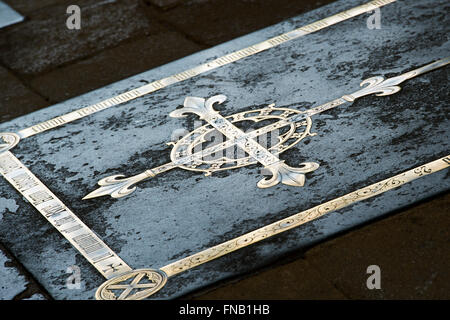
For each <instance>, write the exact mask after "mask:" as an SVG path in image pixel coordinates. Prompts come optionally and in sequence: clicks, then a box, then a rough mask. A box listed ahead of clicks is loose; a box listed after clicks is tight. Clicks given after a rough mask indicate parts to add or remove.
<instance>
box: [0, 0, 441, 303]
mask: <svg viewBox="0 0 450 320" xmlns="http://www.w3.org/2000/svg"><path fill="white" fill-rule="evenodd" d="M361 3H363V1H356V0H353V1H345V2H344V1H340V2H337V3H333V4H331V5H328V6H326V7H323V8H320V9H318V10H315V11H313V12H309V13H307V14H304V15H302V16H299V17H296V18H293V19H290V20H287V21H285V22H283V23H280V24H278V25H276V26H273V27H270V28H267V29H263V30H261V31H259V32H256V33H254V34H250V35H248V36H245V37H242V38H239V39H236V40H233V41H231V42H228V43H225V44H223V45H220V46H217V47H215V48H212V49H209V50H205V51H203V52H200V53H198V54H194V55H192V56H189V57H186V58H184V59H182V60H179V61H176V62H173V63H170V64H168V65H165V66H162V67H158V68H156V69H153V70H150V71H148V72H145V73H142V74H139V75H137V76H133V77H131V78H129V79H126V80H123V81H120V82H118V83H114V84H112V85H109V86H107V87H105V88H102V89H100V90H96V91H93V92H90V93H88V94H85V95H83V96H80V97H77V98H74V99H71V100H68V101H66V102H64V103H61V104H58V105H55V106H53V107H50V108H47V109H44V110H42V111H39V112H35V113H33V114H30V115H27V116H24V117H21V118H19V119H16V120H14V121H12V122H8V123H4V124H2V125H0V129H1V130H2V131H16V130H18V129H22V128H24V127H26V126H28V125H30V124H34V123H37V122H39V121H43V120H47V119H49V118H50V117H53V116H57V115H60V114H61V113H63V112H66V111H70V110H74V109H78V108H80V107H83V106H87V105H90V104H92V103H95V102H98V101H101V100H102V99H105V98H109V97H111V96H113V95H116V94H119V93H122V92H124V91H125V90H129V89H132V88H135V87H137V86H139V85H140V84H142V81H153V80H157V79H161V78H163V77H165V76H169V75H172V74H175V73H177V72H180V71H184V70H186V69H188V68H190V67H194V66H196V65H198V64H200V63H203V62H205V61H209V60H212V59H214V58H217V57H218V56H221V55H223V54H224V53H229V52H231V51H234V50H237V49H241V48H244V47H246V46H248V45H250V44H254V43H257V42H259V41H261V40H265V39H267V38H269V37H271V36H275V35H278V34H280V33H283V32H286V31H289V30H292V29H294V28H295V27H299V26H302V25H305V24H307V23H310V22H313V21H316V20H317V19H319V18H324V17H326V16H329V15H331V14H334V13H337V12H339V11H342V10H344V9H348V8H351V7H353V6H355V5H357V4H361ZM447 7H448V4H447V2H446V1H438V0H436V1H424V0H422V1H414V2H411V1H399V2H396V3H394V4H390V5H389V6H387V7H385V8H383V9H382V28H381V29H380V30H370V29H368V28H367V26H366V19H367V17H368V15H362V16H359V17H356V18H353V19H351V20H348V21H345V22H342V23H339V24H338V25H335V26H333V27H329V28H327V29H324V30H322V31H320V32H317V33H315V34H311V35H308V36H306V37H303V38H300V39H298V40H295V41H291V42H289V43H285V44H283V45H281V46H279V47H277V48H276V49H274V50H268V51H266V52H263V53H260V54H258V55H255V56H252V57H249V58H246V59H243V60H240V61H238V62H236V63H233V64H230V65H227V66H225V67H222V68H219V69H216V70H213V71H210V72H208V73H205V74H203V75H201V76H197V77H194V78H192V79H190V80H187V81H184V82H181V83H178V84H175V85H172V86H169V87H167V88H165V89H162V90H160V91H157V92H155V93H153V94H150V95H147V96H145V97H141V98H139V99H137V100H134V101H131V102H128V103H126V104H124V105H121V106H118V107H115V108H111V109H108V110H104V111H102V112H100V113H97V114H94V115H92V116H90V117H88V118H85V119H82V120H79V121H76V122H74V123H72V124H69V125H66V126H64V127H61V128H58V129H57V130H52V131H48V132H46V133H42V134H40V135H37V136H35V137H33V138H29V139H27V140H24V141H22V142H21V143H20V144H19V145H18V146H17V147H16V148H15V149H14V153H15V154H16V155H18V156H19V157H20V159H21V160H22V161H23V162H24V163H25V164H26V165H27V166H29V167H30V168H32V170H33V172H34V173H35V174H36V175H37V176H38V177H39V178H40V179H41V180H42V181H43V182H44V183H46V184H47V185H48V186H50V188H51V189H52V190H53V191H54V192H55V193H56V194H57V195H58V196H60V198H61V199H62V200H63V201H65V202H66V203H67V204H68V205H69V206H70V207H71V208H72V209H73V210H74V211H75V212H76V213H77V215H78V216H79V217H80V218H81V219H82V220H83V221H84V222H85V223H86V224H87V225H88V226H90V227H91V228H92V229H93V230H94V231H95V232H97V233H98V234H99V235H100V236H101V238H102V239H104V241H105V242H106V243H107V244H108V245H110V246H111V248H112V249H114V250H115V251H116V252H117V253H118V254H119V255H120V256H121V257H122V258H123V259H124V260H125V261H126V262H127V263H129V264H130V265H131V266H132V267H133V268H144V267H153V268H156V267H161V266H163V265H165V264H167V263H169V262H173V261H175V260H177V259H179V258H181V257H184V256H186V255H188V254H191V253H195V252H197V251H199V250H200V249H204V248H207V247H209V246H211V245H214V244H218V243H221V242H222V241H224V240H228V239H231V238H232V237H234V236H237V235H240V234H242V233H244V232H247V231H251V230H253V229H255V228H257V227H260V226H263V225H266V224H267V223H270V222H273V221H275V220H278V219H280V218H283V217H286V216H289V215H291V214H293V213H296V212H298V211H299V210H302V209H307V208H310V207H312V206H314V205H317V204H319V203H322V202H324V201H326V200H330V199H333V198H336V197H337V196H340V195H343V194H345V193H348V192H350V191H353V190H355V189H357V188H360V187H363V186H366V185H368V184H370V183H374V182H376V181H379V180H382V179H385V178H388V177H390V176H392V175H393V174H396V173H399V172H402V171H405V170H407V169H410V168H413V167H415V166H418V165H420V164H423V163H426V162H428V161H431V160H434V159H436V158H439V157H442V156H444V155H446V154H447V152H448V142H449V141H450V139H449V130H448V128H449V118H448V112H446V107H447V105H448V101H447V98H448V97H447V94H448V72H447V70H446V69H441V70H438V71H435V72H433V73H430V74H427V75H423V76H421V77H420V78H417V79H414V80H411V81H410V82H409V83H407V84H405V85H404V86H403V87H404V89H403V91H402V92H401V93H398V94H397V95H394V96H390V97H367V98H364V99H361V100H360V101H358V102H356V103H355V104H353V105H352V106H351V107H349V108H338V109H335V110H332V111H330V112H327V113H324V114H321V115H318V116H316V117H315V118H314V119H313V121H314V125H313V132H317V133H318V134H317V136H315V137H313V138H311V139H308V140H306V141H305V142H304V143H301V144H300V145H298V146H297V147H296V148H293V149H292V150H291V151H289V152H286V153H284V154H283V155H282V158H283V159H286V160H287V162H288V163H289V164H290V165H296V164H298V163H300V162H302V161H306V160H307V161H318V162H320V165H321V167H320V170H318V171H316V172H314V173H312V174H308V176H307V184H306V186H305V187H304V188H301V189H297V188H292V187H289V186H285V185H279V186H276V187H274V188H271V189H257V188H256V187H255V185H256V183H257V182H258V180H259V179H260V178H261V176H260V171H259V167H257V166H256V167H247V168H242V169H239V170H235V171H232V172H225V173H223V174H218V175H213V176H212V177H204V176H202V175H200V174H197V173H194V172H187V171H182V170H175V171H172V172H169V173H166V174H164V175H161V176H158V177H156V178H155V179H153V180H151V181H148V182H146V183H142V184H141V185H139V187H138V190H137V191H136V192H135V193H134V194H132V195H130V196H129V197H127V198H124V199H120V200H113V199H108V198H99V199H95V200H90V201H82V200H81V198H82V197H83V196H84V195H86V194H87V193H88V192H90V191H92V190H93V188H95V185H96V182H97V181H98V179H99V178H103V177H106V176H108V175H111V174H115V173H122V174H125V175H131V174H136V173H139V172H140V171H142V170H143V169H147V168H149V167H152V166H157V165H160V164H162V163H164V162H166V161H168V160H169V153H170V149H169V147H168V146H166V144H165V143H166V142H168V141H169V138H170V135H171V133H172V132H173V131H174V130H176V129H180V128H187V129H192V128H191V127H189V121H191V122H190V126H192V124H193V123H192V120H189V121H188V125H186V120H182V119H172V118H169V117H168V114H169V113H170V112H171V111H173V110H174V109H175V108H176V107H177V106H179V105H180V104H182V103H183V100H184V98H185V97H186V96H188V95H192V96H199V97H210V96H212V95H215V94H218V93H222V94H225V95H227V96H228V97H229V100H228V102H227V103H225V104H224V106H223V108H222V109H221V110H222V112H223V113H224V114H226V115H229V114H233V113H235V112H238V111H243V110H246V109H248V108H249V107H258V106H265V105H267V104H269V103H272V102H274V103H276V104H277V106H289V107H292V108H300V109H305V108H307V107H309V106H312V105H318V104H320V103H324V102H327V101H329V100H332V99H335V98H337V97H340V96H341V95H342V94H345V93H349V92H352V91H354V90H355V89H356V88H357V87H358V86H359V83H360V81H361V80H363V79H365V78H368V77H370V76H374V75H396V74H399V73H402V72H405V71H408V70H411V69H413V68H415V67H418V66H420V65H423V64H426V63H429V62H431V61H434V60H437V59H439V58H443V57H445V56H447V55H448V52H449V48H450V46H449V43H448V39H447V33H448V27H446V25H442V23H441V21H442V20H443V19H445V12H446V8H447ZM405 16H407V17H408V19H404V17H405ZM446 28H447V29H446ZM449 186H450V183H449V179H448V173H447V172H445V171H443V172H440V173H436V174H433V175H430V176H426V177H424V178H422V179H420V180H417V181H415V182H413V183H411V184H409V185H405V186H402V187H401V188H399V189H397V190H395V191H391V192H389V193H386V194H384V195H382V196H379V197H377V198H374V199H372V200H370V201H365V202H361V203H359V204H356V205H354V206H352V207H348V208H346V209H344V210H340V211H339V212H335V213H332V214H329V215H327V216H324V217H322V218H321V219H319V220H317V221H314V222H312V223H309V224H307V225H304V226H302V227H300V228H297V229H295V230H292V231H290V232H287V233H285V234H283V235H280V236H278V237H275V238H273V239H269V240H268V241H264V242H262V243H260V244H258V245H254V246H252V247H249V248H246V249H243V250H241V251H239V252H236V253H233V254H232V255H229V256H226V257H224V258H221V259H220V260H217V261H214V262H211V263H208V264H205V265H203V266H200V267H198V268H196V269H194V270H191V271H188V272H185V273H183V274H180V275H178V276H175V277H173V278H171V279H170V280H169V282H168V284H167V285H166V287H165V288H164V289H163V290H162V291H160V292H159V293H158V294H157V295H155V296H154V298H174V297H178V296H180V295H183V294H186V293H188V292H190V291H191V290H193V289H197V288H199V287H202V286H204V285H207V284H211V283H213V282H215V281H218V280H221V279H225V278H227V277H229V276H234V275H237V274H239V273H242V272H248V271H250V270H253V269H255V268H258V267H260V266H262V265H266V264H268V263H270V262H272V261H274V260H276V259H277V258H278V257H279V256H281V255H283V254H286V253H287V252H291V251H293V250H299V249H301V248H304V247H307V246H310V245H311V244H314V243H317V242H318V241H322V240H324V239H326V238H327V237H330V236H332V235H334V234H336V233H338V232H342V231H343V230H346V229H349V228H352V227H354V226H356V225H358V224H360V223H362V222H367V221H370V220H371V219H374V218H376V217H379V216H382V215H383V214H386V213H388V212H390V211H392V210H394V209H397V208H401V207H403V206H406V205H408V204H411V203H413V202H415V201H418V200H420V199H424V198H427V197H430V196H432V195H435V194H437V193H439V192H442V191H444V190H448V189H449ZM0 190H1V198H0V203H6V201H8V203H10V202H11V201H14V203H15V206H14V208H12V209H9V210H10V211H11V212H4V213H3V218H2V223H1V224H0V240H1V241H3V242H4V243H5V244H6V245H7V246H8V248H10V250H11V251H12V252H13V253H14V254H15V255H17V257H18V258H19V259H20V261H21V262H22V263H23V264H24V265H25V266H26V268H27V269H29V270H30V272H32V274H33V275H34V276H35V277H36V278H37V279H38V280H39V282H40V283H42V284H43V286H44V287H45V288H46V289H47V290H48V291H49V292H50V293H51V295H52V296H54V297H55V298H57V299H92V298H93V294H94V292H95V290H96V288H97V287H98V286H99V285H100V284H101V283H102V282H103V280H104V279H102V278H101V276H100V275H99V274H98V273H96V271H95V270H94V269H93V267H91V266H90V265H88V264H87V262H86V261H85V260H84V259H83V258H82V257H81V256H80V255H79V254H78V253H77V252H76V251H75V250H74V249H73V248H72V247H71V246H70V245H69V244H68V243H67V242H66V241H64V240H63V239H62V238H61V236H60V235H59V234H58V233H57V232H56V231H55V230H53V229H52V227H51V226H50V225H49V224H48V223H47V222H45V221H44V219H42V218H41V217H40V216H39V215H38V214H37V213H36V212H34V211H33V210H32V208H31V207H30V206H29V205H28V204H27V203H26V202H24V201H23V199H22V198H21V197H20V196H18V195H17V194H16V193H15V192H14V191H12V189H11V187H10V186H9V185H8V184H7V183H6V182H5V181H3V180H2V181H1V182H0ZM13 225H14V226H15V227H14V228H12V227H11V226H13ZM30 230H32V231H30ZM72 265H78V266H79V267H80V268H81V270H82V290H69V289H68V288H67V287H66V279H67V274H66V270H67V267H69V266H72Z"/></svg>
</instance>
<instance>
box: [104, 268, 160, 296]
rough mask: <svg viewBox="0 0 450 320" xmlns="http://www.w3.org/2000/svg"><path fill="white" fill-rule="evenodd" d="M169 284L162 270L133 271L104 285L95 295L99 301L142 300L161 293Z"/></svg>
mask: <svg viewBox="0 0 450 320" xmlns="http://www.w3.org/2000/svg"><path fill="white" fill-rule="evenodd" d="M166 282H167V275H166V274H165V273H164V272H163V271H161V270H154V269H138V270H132V271H130V272H127V273H125V274H122V275H120V276H117V277H115V278H112V279H109V280H108V281H106V282H105V283H103V284H102V285H101V286H100V287H99V288H98V289H97V292H96V293H95V298H96V299H97V300H142V299H145V298H147V297H149V296H151V295H152V294H154V293H155V292H157V291H159V290H160V289H161V288H162V287H163V286H164V285H165V284H166Z"/></svg>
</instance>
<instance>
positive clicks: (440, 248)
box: [306, 195, 450, 299]
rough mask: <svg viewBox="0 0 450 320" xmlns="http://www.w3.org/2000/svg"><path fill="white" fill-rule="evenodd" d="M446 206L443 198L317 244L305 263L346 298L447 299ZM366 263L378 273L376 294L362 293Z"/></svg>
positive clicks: (449, 203)
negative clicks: (378, 269)
mask: <svg viewBox="0 0 450 320" xmlns="http://www.w3.org/2000/svg"><path fill="white" fill-rule="evenodd" d="M430 206H431V207H432V209H430V208H429V207H430ZM449 208H450V195H446V196H442V197H440V198H438V199H436V200H435V201H433V202H432V203H430V202H428V203H424V204H421V205H419V206H417V207H414V208H411V209H409V210H406V211H404V212H402V213H401V214H398V215H396V216H394V217H390V218H388V219H385V220H383V221H380V222H377V223H376V226H375V225H369V226H366V227H364V228H362V229H360V230H358V231H354V232H352V233H350V234H348V235H345V236H343V237H340V238H337V239H335V240H332V241H329V242H327V243H325V244H322V245H319V246H317V247H316V248H314V249H312V250H311V251H308V252H307V253H306V260H307V261H308V262H309V263H310V264H312V265H313V266H314V267H315V268H316V269H317V270H318V271H319V272H320V274H322V275H323V276H324V277H325V279H327V280H328V281H330V282H332V283H333V284H334V285H335V286H336V288H338V289H339V290H341V291H342V292H344V293H345V295H346V296H347V297H349V298H351V299H450V276H449V272H448V270H450V250H449V248H448V244H449V243H450V215H449V213H450V211H449ZM424 211H427V213H428V214H427V215H423V214H422V213H423V212H424ZM424 261H426V263H424ZM370 265H378V266H379V267H380V269H381V289H380V290H376V289H375V290H369V289H367V286H366V280H367V278H368V277H369V276H370V275H368V274H367V273H366V270H367V267H368V266H370Z"/></svg>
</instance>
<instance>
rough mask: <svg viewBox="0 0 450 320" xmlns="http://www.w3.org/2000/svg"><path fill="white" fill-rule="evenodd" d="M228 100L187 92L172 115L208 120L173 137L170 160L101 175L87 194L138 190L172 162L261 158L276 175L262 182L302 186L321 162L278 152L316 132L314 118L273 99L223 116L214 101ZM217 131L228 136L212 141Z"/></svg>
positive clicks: (208, 166) (208, 168) (225, 166)
mask: <svg viewBox="0 0 450 320" xmlns="http://www.w3.org/2000/svg"><path fill="white" fill-rule="evenodd" d="M225 100H226V97H225V96H224V95H217V96H214V97H211V98H209V99H208V100H205V99H203V98H197V97H187V98H186V99H185V101H184V106H183V108H181V109H176V110H174V111H173V112H171V113H170V116H171V117H174V118H180V117H185V116H186V115H187V114H190V113H193V114H196V115H198V116H199V117H200V119H202V120H204V121H205V122H206V123H207V124H205V125H203V126H201V127H199V128H197V129H195V130H193V131H192V132H191V133H189V134H187V135H186V136H184V137H182V138H181V139H180V140H178V141H177V142H170V143H169V145H173V149H172V152H171V155H170V158H171V160H172V161H171V162H170V163H167V164H164V165H162V166H159V167H156V168H153V169H149V170H146V171H144V172H142V173H140V174H138V175H135V176H132V177H129V178H124V177H123V176H122V175H113V176H110V177H106V178H104V179H102V180H100V181H99V183H98V184H99V185H100V188H98V189H97V190H95V191H93V192H91V193H90V194H88V195H87V196H86V197H84V198H83V199H89V198H95V197H100V196H104V195H110V196H111V197H113V198H120V197H123V196H126V195H128V194H130V193H132V192H133V191H134V190H136V187H135V186H134V185H135V184H136V183H138V182H140V181H142V180H145V179H148V178H152V177H154V176H156V175H157V174H160V173H162V172H165V171H168V170H171V169H173V168H181V169H185V170H191V171H199V172H203V173H204V174H205V175H206V176H209V175H211V174H212V173H213V172H217V171H222V170H230V169H236V168H240V167H244V166H248V165H251V164H256V163H260V164H262V165H263V166H264V168H265V169H267V171H268V173H269V174H270V175H271V177H270V178H263V179H262V180H260V181H259V182H258V184H257V186H258V187H259V188H269V187H272V186H274V185H277V184H278V183H283V184H286V185H290V186H297V187H300V186H303V185H304V183H305V173H308V172H311V171H314V170H316V169H317V168H318V167H319V164H317V163H315V162H304V163H301V166H300V167H291V166H289V165H287V164H286V163H285V162H284V161H283V160H280V159H279V158H278V155H279V154H280V153H282V152H284V151H286V150H287V149H289V148H292V147H293V146H294V145H296V144H297V143H299V142H300V141H301V140H303V139H304V138H306V137H308V136H314V135H315V133H311V125H312V120H311V118H310V117H309V116H308V115H306V114H305V112H303V111H299V110H294V109H289V108H276V107H275V106H274V105H273V104H271V105H269V106H267V107H266V108H262V109H257V110H248V111H244V112H240V113H236V114H233V115H230V116H226V117H224V116H222V115H221V114H220V113H219V112H218V111H216V110H215V109H214V106H215V105H216V104H221V103H223V102H224V101H225ZM244 122H252V123H254V124H257V123H263V124H264V123H265V122H270V123H269V124H266V125H263V126H262V127H259V128H257V129H255V130H252V131H250V132H244V131H243V130H242V129H240V128H239V127H238V125H239V124H242V123H244ZM268 134H271V140H274V139H273V137H272V135H276V139H275V142H273V143H269V142H268V141H267V136H268ZM217 135H221V137H224V138H225V141H223V139H222V140H221V141H219V142H217V141H215V142H214V143H211V141H212V139H211V136H217ZM257 140H258V141H257ZM213 155H214V156H213ZM217 155H219V156H217Z"/></svg>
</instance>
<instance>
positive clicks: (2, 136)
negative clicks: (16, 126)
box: [0, 132, 20, 154]
mask: <svg viewBox="0 0 450 320" xmlns="http://www.w3.org/2000/svg"><path fill="white" fill-rule="evenodd" d="M19 141H20V137H19V136H18V135H17V134H15V133H12V132H1V133H0V154H1V153H3V152H6V151H8V150H10V149H12V148H14V147H15V146H16V145H17V144H18V143H19Z"/></svg>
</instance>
